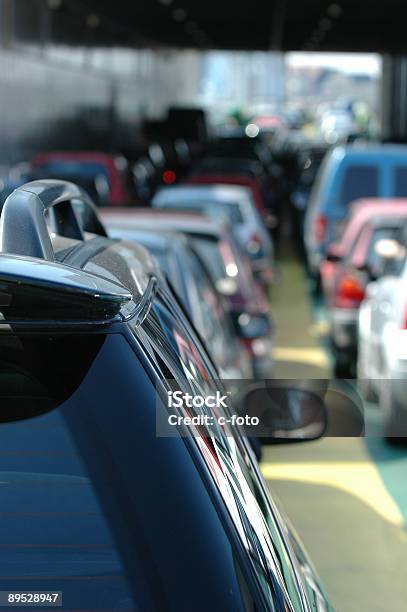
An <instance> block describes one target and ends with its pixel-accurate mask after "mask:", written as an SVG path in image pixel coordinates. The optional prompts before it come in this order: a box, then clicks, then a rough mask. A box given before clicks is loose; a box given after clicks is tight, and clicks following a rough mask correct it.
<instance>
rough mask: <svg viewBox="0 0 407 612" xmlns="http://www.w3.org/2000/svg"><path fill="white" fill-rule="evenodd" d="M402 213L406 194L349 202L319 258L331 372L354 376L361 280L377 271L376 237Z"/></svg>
mask: <svg viewBox="0 0 407 612" xmlns="http://www.w3.org/2000/svg"><path fill="white" fill-rule="evenodd" d="M406 218H407V199H398V200H397V199H395V200H383V199H373V198H372V199H366V200H358V201H357V202H355V204H354V205H353V206H352V208H351V211H350V217H349V220H348V222H347V224H346V226H345V228H344V231H343V234H342V237H341V239H340V240H339V241H338V242H336V243H334V244H332V245H331V247H330V249H329V251H328V254H327V258H326V259H325V260H324V261H322V263H321V264H320V274H321V282H322V291H323V295H324V299H325V304H326V307H327V309H328V317H329V323H330V340H331V346H332V351H333V356H334V361H335V375H336V376H338V377H342V376H345V377H347V376H353V374H354V370H355V366H356V357H357V355H356V349H357V321H358V311H359V306H360V303H361V302H362V300H363V299H364V296H365V289H366V285H367V284H368V283H369V282H370V281H371V280H374V279H376V278H378V276H380V274H381V271H382V263H383V262H382V261H381V260H380V258H379V256H378V255H377V253H376V252H375V248H374V245H375V243H376V242H377V241H378V240H380V239H382V238H393V237H395V235H397V234H398V232H399V230H400V227H401V226H402V225H403V223H404V222H405V220H406Z"/></svg>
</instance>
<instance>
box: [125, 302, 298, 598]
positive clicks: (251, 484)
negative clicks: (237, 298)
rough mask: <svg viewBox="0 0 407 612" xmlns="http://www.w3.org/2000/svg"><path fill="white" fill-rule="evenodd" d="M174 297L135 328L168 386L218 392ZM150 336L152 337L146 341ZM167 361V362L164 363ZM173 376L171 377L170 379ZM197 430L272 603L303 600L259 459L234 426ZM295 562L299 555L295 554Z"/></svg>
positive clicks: (201, 411) (193, 391) (219, 411)
mask: <svg viewBox="0 0 407 612" xmlns="http://www.w3.org/2000/svg"><path fill="white" fill-rule="evenodd" d="M174 308H175V305H174V304H173V301H171V299H170V298H168V299H167V298H165V296H163V295H162V296H161V297H158V299H157V300H156V301H155V304H154V306H153V308H152V310H151V311H150V314H149V316H148V318H147V319H146V321H145V322H144V324H143V328H142V329H141V330H140V329H136V330H135V333H136V334H140V333H141V334H145V336H144V337H143V344H144V345H147V344H148V343H149V344H150V350H151V351H153V353H154V358H155V360H156V363H157V364H158V366H159V368H160V369H161V373H165V374H164V376H165V378H166V379H167V380H166V384H167V390H174V386H176V388H177V389H181V390H182V391H183V392H187V393H191V394H193V395H204V396H206V395H208V394H211V393H215V391H216V389H221V390H222V389H223V391H224V388H223V387H222V386H220V387H219V384H220V383H219V381H217V380H216V374H214V370H213V369H211V367H210V364H208V361H207V358H206V356H205V352H204V351H203V350H202V348H200V345H199V341H198V340H197V338H196V337H194V335H193V332H192V330H191V329H187V327H186V326H185V325H183V324H182V320H181V318H180V317H178V316H177V315H176V313H175V311H174V310H173V309H174ZM146 338H148V341H146ZM163 366H164V367H163ZM169 377H172V378H171V379H170V378H169ZM180 413H181V414H183V415H184V416H191V415H192V416H193V415H198V414H202V415H205V414H208V415H209V416H211V415H213V414H214V413H217V414H221V415H222V414H230V413H228V412H227V411H226V412H225V411H224V409H222V408H216V409H211V410H208V409H207V408H205V407H202V408H197V407H192V408H188V409H186V408H184V407H182V408H180ZM192 431H193V436H194V439H195V441H196V444H197V446H198V449H199V451H200V453H201V454H202V458H203V459H204V461H205V463H206V465H207V468H208V471H209V473H210V474H211V476H212V478H213V481H214V483H215V485H216V486H217V488H218V490H219V493H220V494H221V496H222V498H223V500H224V503H225V504H226V507H227V509H228V511H229V513H230V516H231V518H232V520H233V522H234V524H235V527H236V529H237V531H238V533H239V534H240V537H241V540H242V542H243V543H245V545H246V547H247V552H248V553H249V555H250V558H251V561H252V564H253V568H254V571H255V573H256V576H257V578H258V581H259V583H260V584H261V588H262V590H263V593H264V595H265V597H266V599H267V601H268V605H269V606H272V609H276V610H277V609H278V610H279V609H280V607H281V609H285V606H287V598H291V601H292V602H295V605H297V606H298V607H299V606H300V604H299V602H298V597H299V594H298V585H297V586H296V578H295V574H294V570H293V565H292V563H291V561H290V559H289V554H288V551H287V547H286V545H285V544H284V542H283V540H282V536H281V532H280V529H279V527H278V526H277V523H276V519H275V514H274V512H275V509H274V510H273V508H272V506H271V501H270V499H269V497H268V496H267V495H266V493H265V490H264V488H263V486H262V484H261V479H259V477H258V474H257V471H256V470H257V469H258V468H256V467H255V460H254V459H253V457H252V455H251V454H250V453H249V452H248V447H247V445H246V443H245V442H244V441H243V439H242V438H241V437H239V436H234V435H232V432H231V430H230V428H229V426H228V425H227V424H226V425H224V426H219V425H218V424H217V423H216V420H215V422H214V423H213V424H210V425H207V424H205V425H202V426H201V425H199V426H198V425H197V426H196V427H194V428H193V429H192ZM293 563H295V561H294V560H293Z"/></svg>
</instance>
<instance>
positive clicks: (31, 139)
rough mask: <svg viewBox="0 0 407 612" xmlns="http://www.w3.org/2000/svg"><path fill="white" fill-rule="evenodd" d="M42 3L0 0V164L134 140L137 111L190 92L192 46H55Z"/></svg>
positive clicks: (194, 65) (194, 64) (148, 114)
mask: <svg viewBox="0 0 407 612" xmlns="http://www.w3.org/2000/svg"><path fill="white" fill-rule="evenodd" d="M51 4H52V3H51ZM78 4H79V3H78ZM27 7H29V14H27ZM50 10H51V9H50V8H49V3H48V2H45V0H0V111H1V120H0V163H9V162H16V161H21V160H24V159H28V158H30V157H31V155H32V154H33V153H35V152H37V151H39V150H44V149H52V148H59V149H66V148H71V149H72V148H82V149H83V148H99V149H105V150H108V149H110V148H112V149H117V148H120V147H128V146H132V145H135V144H137V141H138V139H139V133H140V125H141V123H142V120H143V119H144V118H159V117H161V116H163V115H164V113H165V111H166V108H167V106H168V105H171V104H181V103H184V102H189V101H190V99H191V98H192V97H193V91H192V90H193V88H194V86H195V85H194V83H195V82H196V78H197V77H196V78H195V76H194V74H195V73H196V75H197V74H198V60H197V58H196V55H195V54H194V53H192V52H188V51H185V52H176V51H166V50H162V49H149V48H140V49H135V50H133V49H124V48H123V49H100V48H92V47H90V46H85V47H73V48H70V47H67V46H63V45H57V44H55V42H52V41H53V38H54V37H52V36H51V29H52V28H51V25H50V24H52V22H51V21H50V20H51V17H52V15H51V17H50V14H49V12H50ZM81 27H86V24H84V25H83V26H81ZM22 29H23V32H24V35H23V36H21V30H22ZM27 32H29V34H30V35H29V36H28V37H27Z"/></svg>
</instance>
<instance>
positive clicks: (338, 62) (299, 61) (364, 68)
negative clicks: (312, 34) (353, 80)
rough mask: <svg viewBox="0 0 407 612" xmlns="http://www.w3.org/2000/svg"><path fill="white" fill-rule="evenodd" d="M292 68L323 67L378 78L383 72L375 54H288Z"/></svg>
mask: <svg viewBox="0 0 407 612" xmlns="http://www.w3.org/2000/svg"><path fill="white" fill-rule="evenodd" d="M286 59H287V62H288V64H289V65H291V66H295V67H297V66H318V67H320V66H323V67H327V68H336V69H338V70H341V71H343V72H346V73H348V74H368V75H371V76H376V75H378V74H379V73H380V70H381V59H380V56H379V55H375V54H373V53H287V56H286Z"/></svg>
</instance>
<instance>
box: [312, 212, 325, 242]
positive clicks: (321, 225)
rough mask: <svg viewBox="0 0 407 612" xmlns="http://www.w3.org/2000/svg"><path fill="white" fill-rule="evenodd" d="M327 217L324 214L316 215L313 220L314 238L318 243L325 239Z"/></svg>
mask: <svg viewBox="0 0 407 612" xmlns="http://www.w3.org/2000/svg"><path fill="white" fill-rule="evenodd" d="M326 227H327V219H326V217H325V216H324V215H317V216H316V217H315V221H314V238H315V240H316V242H318V243H320V242H323V241H324V240H325V236H326Z"/></svg>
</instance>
